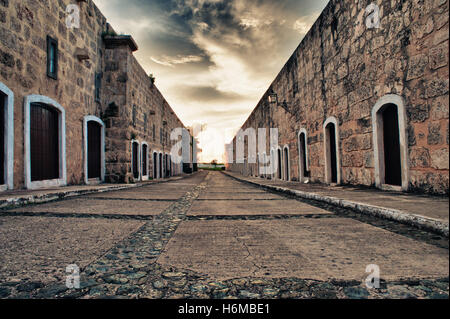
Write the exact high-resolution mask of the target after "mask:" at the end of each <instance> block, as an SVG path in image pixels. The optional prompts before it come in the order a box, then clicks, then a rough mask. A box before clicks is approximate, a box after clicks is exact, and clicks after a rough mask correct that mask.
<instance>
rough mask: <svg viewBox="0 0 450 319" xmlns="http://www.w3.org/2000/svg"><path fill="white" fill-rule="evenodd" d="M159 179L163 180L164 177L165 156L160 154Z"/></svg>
mask: <svg viewBox="0 0 450 319" xmlns="http://www.w3.org/2000/svg"><path fill="white" fill-rule="evenodd" d="M158 177H160V178H162V177H163V156H162V154H161V153H160V154H159V175H158Z"/></svg>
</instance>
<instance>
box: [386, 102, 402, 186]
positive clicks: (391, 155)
mask: <svg viewBox="0 0 450 319" xmlns="http://www.w3.org/2000/svg"><path fill="white" fill-rule="evenodd" d="M381 112H382V118H383V143H384V167H385V175H384V178H385V183H386V184H388V185H395V186H401V185H402V171H401V158H400V130H399V125H398V110H397V106H396V105H395V104H388V105H386V106H385V107H384V108H383V109H382V110H381Z"/></svg>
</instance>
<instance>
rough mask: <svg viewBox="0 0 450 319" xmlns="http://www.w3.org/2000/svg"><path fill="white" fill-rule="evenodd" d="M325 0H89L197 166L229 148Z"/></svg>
mask: <svg viewBox="0 0 450 319" xmlns="http://www.w3.org/2000/svg"><path fill="white" fill-rule="evenodd" d="M327 2H328V0H127V1H123V0H94V3H95V4H96V5H97V6H98V7H99V9H100V10H101V11H102V13H103V14H104V15H105V17H106V18H107V20H108V22H109V23H110V24H111V25H112V27H113V28H114V30H116V32H118V33H120V34H130V35H132V36H133V38H134V39H135V41H136V42H137V44H138V46H139V50H138V51H137V52H135V53H134V54H135V56H136V58H137V60H138V61H139V62H140V64H141V65H142V66H143V68H144V69H145V70H146V72H147V73H148V74H153V75H154V76H155V78H156V86H157V87H158V89H159V90H160V91H161V93H162V94H163V95H164V97H165V98H166V100H167V102H168V103H169V104H170V105H171V107H172V108H173V110H174V111H175V113H176V114H177V115H178V117H179V118H180V120H181V121H182V122H183V123H184V124H185V125H186V126H193V125H195V126H197V127H199V126H200V124H201V125H203V127H204V129H205V130H204V131H203V132H201V134H200V135H199V136H198V138H199V143H200V145H199V147H200V148H201V149H202V153H201V154H199V161H200V162H211V161H212V160H214V159H216V160H218V161H219V162H221V161H222V160H223V153H224V144H225V143H229V142H230V141H231V139H232V138H233V136H234V135H235V133H236V132H237V131H238V130H239V128H240V127H241V126H242V124H243V123H244V122H245V120H246V119H247V117H248V116H249V115H250V113H251V112H252V111H253V109H254V108H255V107H256V105H257V104H258V101H259V100H260V99H261V97H262V96H263V94H264V92H265V91H266V90H267V89H268V87H269V86H270V84H271V83H272V81H273V80H274V79H275V77H276V75H277V74H278V73H279V71H280V70H281V68H282V67H283V65H284V64H285V63H286V61H287V60H288V59H289V57H290V56H291V55H292V53H293V52H294V50H295V48H296V47H297V46H298V45H299V43H300V42H301V40H302V39H303V37H304V36H305V35H306V33H307V32H308V30H309V28H310V27H311V26H312V25H313V23H314V22H315V20H316V19H317V18H318V17H319V15H320V13H321V12H322V10H323V9H324V8H325V6H326V4H327Z"/></svg>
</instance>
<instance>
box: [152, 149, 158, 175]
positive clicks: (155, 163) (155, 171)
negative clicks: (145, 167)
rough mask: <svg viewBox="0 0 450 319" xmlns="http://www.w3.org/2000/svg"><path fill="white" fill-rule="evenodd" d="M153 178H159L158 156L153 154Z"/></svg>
mask: <svg viewBox="0 0 450 319" xmlns="http://www.w3.org/2000/svg"><path fill="white" fill-rule="evenodd" d="M153 178H154V179H157V178H158V154H156V153H153Z"/></svg>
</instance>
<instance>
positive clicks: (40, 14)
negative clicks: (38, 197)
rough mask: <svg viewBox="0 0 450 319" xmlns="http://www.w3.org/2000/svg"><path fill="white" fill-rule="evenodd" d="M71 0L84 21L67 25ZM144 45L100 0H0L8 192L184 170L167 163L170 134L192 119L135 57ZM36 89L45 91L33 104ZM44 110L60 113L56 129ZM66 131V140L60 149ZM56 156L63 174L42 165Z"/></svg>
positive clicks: (0, 185)
mask: <svg viewBox="0 0 450 319" xmlns="http://www.w3.org/2000/svg"><path fill="white" fill-rule="evenodd" d="M71 4H72V5H73V4H76V5H77V6H78V8H79V14H80V26H79V28H74V27H68V25H67V24H66V18H67V17H68V15H69V14H70V13H68V12H67V7H68V5H71ZM52 44H53V45H54V46H52ZM136 50H137V44H136V43H135V42H134V40H133V39H132V37H131V36H122V35H117V34H116V33H115V31H114V29H113V28H112V27H111V26H110V25H109V24H108V23H107V21H106V18H105V17H104V16H103V15H102V13H101V12H100V11H99V10H98V8H97V7H96V6H95V4H94V3H93V1H92V0H87V1H75V2H74V1H70V0H59V1H56V0H55V1H45V2H36V1H31V0H24V1H7V0H6V1H0V102H1V103H0V112H2V115H3V114H4V115H5V116H2V117H0V119H1V122H2V123H0V124H1V125H0V131H1V132H2V134H1V136H0V138H1V139H2V140H3V139H4V140H5V154H3V155H4V156H1V157H0V159H2V160H3V162H4V163H0V168H1V169H2V172H1V173H2V174H0V178H1V179H2V180H0V190H6V189H12V188H15V189H20V188H24V187H32V188H42V187H51V186H57V185H78V184H85V183H88V184H89V183H98V182H103V181H106V182H119V183H130V182H136V181H138V180H145V179H150V178H159V177H168V176H173V175H177V174H180V173H181V168H180V167H179V166H177V165H175V164H173V165H171V164H170V162H169V159H170V157H169V153H170V150H171V147H172V145H173V144H174V143H175V141H170V132H171V130H172V129H174V128H178V127H184V125H183V123H182V122H181V121H180V119H179V118H178V117H177V115H176V114H175V112H174V111H173V110H172V108H171V107H170V105H169V104H168V103H167V102H166V101H165V99H164V97H163V96H162V94H161V93H160V92H159V90H158V89H157V87H156V86H155V84H154V83H153V81H152V80H151V79H150V78H149V77H148V76H147V74H146V72H145V71H144V70H143V68H142V67H141V66H140V65H139V63H138V62H137V60H136V59H135V57H134V56H133V52H134V51H136ZM51 71H54V72H55V73H54V74H53V73H52V72H51ZM29 96H37V97H39V98H36V99H35V100H33V99H28V100H29V101H30V103H29V104H30V105H26V104H27V103H26V102H25V101H26V100H27V97H29ZM35 101H45V103H40V104H37V103H34V102H35ZM44 104H45V105H44ZM57 105H59V106H61V109H58V108H56V106H57ZM28 109H30V111H29V112H30V114H28V115H29V116H30V118H31V120H30V124H27V123H26V121H25V118H26V115H27V114H24V113H25V112H28V111H27V110H28ZM62 109H63V110H64V112H61V110H62ZM8 110H10V111H8ZM36 110H40V112H41V113H40V114H41V115H39V116H41V117H42V116H44V117H46V120H48V118H49V116H50V115H48V113H50V114H52V112H53V113H54V114H57V117H56V119H57V121H58V123H57V124H54V126H56V128H55V127H53V126H51V125H50V126H51V127H52V128H51V127H50V126H45V125H44V126H45V127H44V126H43V127H37V126H36V124H35V123H37V122H40V120H39V119H42V118H40V117H38V119H36V118H33V116H38V115H36V114H37V113H36V112H37V111H36ZM42 110H44V111H42ZM33 112H34V113H33ZM55 112H56V113H55ZM42 114H46V115H42ZM92 119H95V121H94V120H92ZM9 120H11V121H12V122H10V121H9ZM44 122H45V121H43V122H42V123H44ZM11 123H12V124H13V125H12V124H11ZM45 123H47V122H45ZM95 123H97V124H95ZM96 125H97V126H96ZM84 126H87V127H84ZM62 129H65V139H64V140H61V138H59V139H60V140H59V142H58V145H57V146H56V147H53V148H52V145H53V146H54V144H52V143H54V142H52V141H56V140H57V139H58V137H55V136H60V134H58V131H61V130H62ZM52 130H53V131H52ZM27 132H28V133H27ZM89 134H90V135H89ZM7 136H13V139H9V140H8V138H7ZM28 139H29V141H30V142H29V144H27V140H28ZM133 141H134V142H135V143H137V146H136V147H135V148H133ZM47 142H48V143H47ZM37 144H41V145H42V147H41V150H39V147H36V146H37ZM47 144H48V145H47ZM27 145H29V146H27ZM27 147H28V148H29V149H28V150H27ZM63 150H65V162H66V168H65V170H64V167H63V166H62V165H61V162H62V159H61V156H60V155H61V154H63V153H64V152H63ZM136 152H137V153H136ZM155 152H156V153H157V154H158V156H156V157H154V156H153V154H154V153H155ZM55 153H57V154H55ZM135 153H136V154H135ZM25 154H30V155H29V156H25ZM160 154H161V161H160V160H159V159H160V156H159V155H160ZM164 155H166V158H165V157H164ZM154 159H157V160H158V161H159V162H157V163H156V164H155V163H154V162H153V160H154ZM164 159H166V161H165V160H164ZM52 160H55V161H56V162H54V163H55V164H54V165H55V166H59V171H58V170H57V169H56V172H55V174H56V175H55V176H54V177H55V178H56V179H55V178H53V177H51V178H48V177H45V174H44V173H42V172H41V171H39V167H43V166H45V163H46V162H49V161H52ZM11 162H12V164H11ZM52 163H53V162H52ZM58 164H59V165H58ZM27 165H28V166H30V168H31V176H30V180H29V181H28V182H27V180H26V174H24V171H25V168H26V167H27ZM144 166H145V167H144ZM58 175H59V177H58ZM8 176H10V177H12V182H11V183H9V184H8V182H7V179H8ZM63 176H64V178H63ZM27 185H28V186H27ZM30 185H31V186H30Z"/></svg>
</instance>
